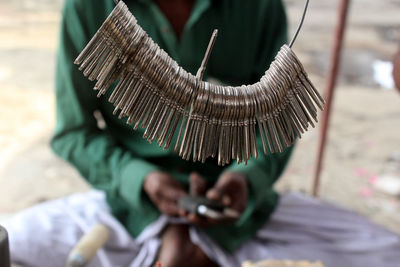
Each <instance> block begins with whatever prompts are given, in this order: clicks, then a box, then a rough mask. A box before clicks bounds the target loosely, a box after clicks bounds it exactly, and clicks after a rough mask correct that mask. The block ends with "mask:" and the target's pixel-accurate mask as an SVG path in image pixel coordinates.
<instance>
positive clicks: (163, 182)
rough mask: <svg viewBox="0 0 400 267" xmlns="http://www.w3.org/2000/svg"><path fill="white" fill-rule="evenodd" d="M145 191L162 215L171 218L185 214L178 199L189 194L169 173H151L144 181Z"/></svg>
mask: <svg viewBox="0 0 400 267" xmlns="http://www.w3.org/2000/svg"><path fill="white" fill-rule="evenodd" d="M143 189H144V191H145V192H146V193H147V195H148V196H149V198H150V199H151V201H153V203H154V204H155V205H156V206H157V208H158V209H159V210H160V211H161V212H162V213H164V214H167V215H170V216H178V215H181V214H183V213H184V212H183V211H181V209H180V208H179V206H178V199H179V198H180V197H182V196H185V195H187V194H186V192H185V191H184V190H183V188H182V187H181V186H180V185H179V183H178V182H177V181H176V180H174V178H172V176H171V175H169V174H168V173H164V172H160V171H154V172H151V173H149V174H148V175H147V176H146V178H145V180H144V183H143Z"/></svg>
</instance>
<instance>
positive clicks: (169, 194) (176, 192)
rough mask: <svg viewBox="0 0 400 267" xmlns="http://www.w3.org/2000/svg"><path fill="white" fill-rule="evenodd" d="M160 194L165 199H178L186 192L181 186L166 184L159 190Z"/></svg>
mask: <svg viewBox="0 0 400 267" xmlns="http://www.w3.org/2000/svg"><path fill="white" fill-rule="evenodd" d="M160 195H161V196H162V198H163V199H165V200H167V201H175V202H176V201H178V200H179V199H180V198H181V197H183V196H186V192H185V191H183V190H182V189H181V188H177V187H171V186H166V187H164V188H163V189H161V190H160Z"/></svg>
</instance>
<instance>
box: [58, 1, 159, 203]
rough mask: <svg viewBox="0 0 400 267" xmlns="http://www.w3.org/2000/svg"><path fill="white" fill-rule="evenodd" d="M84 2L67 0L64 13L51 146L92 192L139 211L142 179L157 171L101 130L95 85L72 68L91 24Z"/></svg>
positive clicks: (85, 40) (75, 68)
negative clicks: (98, 191) (71, 166)
mask: <svg viewBox="0 0 400 267" xmlns="http://www.w3.org/2000/svg"><path fill="white" fill-rule="evenodd" d="M83 2H84V1H66V5H65V7H64V10H63V19H62V22H61V33H60V44H59V50H58V57H57V69H56V116H57V117H56V121H57V122H56V129H55V134H54V136H53V138H52V141H51V147H52V148H53V150H54V151H55V153H57V154H58V155H59V156H60V157H62V158H64V159H65V160H67V161H68V162H70V163H71V164H72V165H73V166H74V167H75V168H76V169H77V170H78V171H79V172H80V173H81V175H82V176H83V177H84V178H85V179H86V180H87V181H88V182H89V183H90V184H91V185H92V186H93V187H95V188H98V189H101V190H104V191H105V192H106V193H107V195H108V196H113V197H117V196H118V197H121V198H122V199H123V200H124V201H125V202H126V203H127V204H128V205H130V206H132V207H140V206H141V201H142V200H143V198H144V194H142V183H143V180H144V178H145V176H146V175H147V174H148V173H149V172H151V171H153V170H156V169H157V167H156V166H155V165H153V164H150V163H149V162H146V161H145V160H142V159H139V158H137V157H135V155H134V154H132V152H130V151H127V150H126V149H124V148H123V147H121V146H119V144H118V142H117V141H116V140H114V139H113V137H112V136H111V135H110V134H109V132H108V131H107V129H100V128H99V127H98V126H97V121H96V119H95V118H94V116H93V112H94V111H96V110H98V108H99V100H98V99H97V97H96V94H95V92H94V91H93V90H91V88H93V83H92V82H89V81H88V80H87V78H85V77H84V76H83V74H82V72H80V71H79V70H78V67H77V66H75V65H74V64H73V62H74V59H75V58H76V57H77V55H78V53H79V52H80V51H81V50H82V49H83V48H84V46H85V45H86V43H87V42H88V40H89V38H90V34H89V32H90V30H88V27H89V26H90V23H92V24H93V22H90V23H89V21H90V17H89V19H88V18H87V17H86V15H85V13H84V12H86V10H84V7H82V5H83V4H80V3H83ZM110 2H112V1H110ZM89 13H90V10H89ZM85 20H87V21H85ZM92 26H94V25H92Z"/></svg>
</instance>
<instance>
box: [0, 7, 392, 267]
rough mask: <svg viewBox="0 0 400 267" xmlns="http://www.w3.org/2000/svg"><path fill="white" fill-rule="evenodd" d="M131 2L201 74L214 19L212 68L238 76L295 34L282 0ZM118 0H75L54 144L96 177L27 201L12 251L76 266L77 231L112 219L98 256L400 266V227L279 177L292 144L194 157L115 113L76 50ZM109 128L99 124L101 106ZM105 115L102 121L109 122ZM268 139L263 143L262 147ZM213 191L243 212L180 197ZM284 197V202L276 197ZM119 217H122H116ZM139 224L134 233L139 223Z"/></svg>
mask: <svg viewBox="0 0 400 267" xmlns="http://www.w3.org/2000/svg"><path fill="white" fill-rule="evenodd" d="M127 4H128V7H129V8H130V10H131V11H132V12H133V14H134V15H135V17H136V18H137V20H138V22H139V24H140V25H141V26H142V27H143V28H144V29H145V30H146V31H147V33H148V34H149V35H150V36H151V37H152V38H153V39H154V41H155V42H156V43H158V44H159V45H160V46H161V47H162V48H163V49H165V50H166V51H167V52H168V53H169V54H170V55H171V56H172V57H173V58H174V59H175V60H177V61H178V63H179V64H180V65H181V66H182V67H184V68H185V69H186V70H188V71H190V72H192V73H196V70H197V68H198V67H199V66H200V63H201V60H202V58H203V55H204V52H205V49H206V46H207V43H208V40H209V37H210V35H211V32H212V30H213V29H214V28H218V29H219V37H218V40H217V43H216V45H215V48H214V50H213V52H212V55H211V58H210V60H209V63H208V66H207V73H206V78H207V77H208V78H216V79H219V80H220V81H221V82H223V83H228V84H232V85H238V84H243V83H253V82H255V81H256V80H258V79H259V78H260V76H262V75H263V73H264V71H265V70H266V69H267V68H268V66H269V64H270V62H271V61H272V60H273V58H274V56H275V54H276V53H277V51H278V50H279V48H280V46H281V45H282V44H283V43H284V42H285V41H286V20H285V14H284V10H283V7H282V3H281V1H280V0H254V1H244V0H197V1H194V0H159V1H152V0H136V1H128V2H127ZM113 7H114V4H113V1H112V0H67V1H66V5H65V8H64V11H63V20H62V27H61V39H60V48H59V52H58V63H57V79H56V97H57V98H56V99H57V126H56V130H55V135H54V138H53V140H52V143H51V145H52V148H53V149H54V151H55V152H56V153H57V154H59V155H60V156H61V157H63V158H65V159H66V160H67V161H68V162H70V163H71V164H72V165H73V166H75V167H76V168H77V170H79V171H80V173H81V174H82V176H83V177H84V178H85V179H86V180H87V181H88V182H89V183H91V184H92V185H93V186H94V187H95V188H97V189H100V190H102V191H104V192H105V194H106V200H107V201H105V199H104V194H102V193H99V191H92V192H89V193H84V194H78V195H73V196H71V197H67V198H62V199H59V200H55V201H51V202H48V203H44V204H40V205H38V206H36V207H33V208H30V209H28V210H26V211H22V212H21V213H19V214H17V215H16V216H15V217H13V218H11V219H10V220H8V221H7V222H5V223H4V225H5V226H6V228H7V229H8V230H9V233H10V248H11V256H12V259H13V260H14V261H16V262H20V263H22V264H24V265H27V266H41V267H44V266H51V267H58V266H60V267H61V266H64V264H65V261H66V258H67V255H68V253H69V251H70V250H71V249H72V247H73V246H74V245H75V244H76V242H77V240H79V238H80V237H81V236H82V235H83V233H85V232H87V231H88V230H89V229H90V227H91V226H93V225H95V224H98V223H101V224H104V225H107V226H108V228H109V229H110V230H111V237H110V239H109V240H108V242H107V244H106V246H105V248H104V250H102V251H100V252H99V253H98V254H97V257H96V258H95V259H94V261H93V262H92V263H91V265H90V266H96V267H97V266H140V267H143V266H152V265H153V264H154V262H155V261H156V260H159V261H161V263H162V266H167V267H169V266H174V267H179V266H216V265H217V264H218V265H221V266H229V267H231V266H233V267H236V266H240V265H241V263H242V262H243V261H245V260H261V259H293V260H304V259H306V260H312V261H315V260H321V261H323V263H324V264H325V266H327V267H337V266H360V267H361V266H363V267H364V266H387V267H392V266H393V267H394V266H397V265H398V262H399V260H400V259H399V255H398V251H399V250H400V237H399V236H397V235H395V234H393V233H390V232H389V231H387V230H385V229H382V228H381V227H379V226H376V225H373V224H371V223H369V222H368V221H366V220H365V219H363V218H361V217H360V216H357V215H355V214H352V213H350V212H347V211H345V210H343V209H340V208H337V207H334V206H332V205H328V204H326V203H323V202H320V201H318V200H315V199H311V198H308V197H305V196H301V195H294V194H284V195H282V196H281V197H280V199H279V205H278V206H277V203H278V195H277V194H276V193H275V192H274V191H273V189H272V185H273V183H274V182H275V180H276V179H277V178H278V177H279V175H280V174H281V173H282V171H283V169H284V166H285V165H286V163H287V161H288V159H289V156H290V153H291V150H292V148H289V149H287V150H286V151H285V152H283V153H281V154H274V155H269V156H265V155H264V154H263V153H260V154H259V158H258V159H252V160H250V161H249V162H248V164H247V166H244V165H243V164H242V165H237V164H236V163H232V164H231V165H229V166H227V167H224V168H223V167H218V166H217V164H216V163H215V161H214V160H212V159H210V160H207V162H206V163H205V164H201V163H192V162H187V161H184V160H182V159H181V158H180V157H178V156H177V155H175V154H174V153H173V152H172V151H170V150H168V151H163V150H162V149H160V148H159V147H158V146H157V145H154V144H148V143H147V141H145V140H144V139H143V138H142V137H141V136H142V134H143V131H140V130H138V131H137V132H134V131H133V130H132V129H131V127H130V126H129V125H126V124H125V121H121V120H118V119H117V118H116V117H115V116H114V115H112V110H113V107H112V105H111V104H110V103H108V102H107V101H106V99H107V97H104V98H101V99H98V98H96V96H95V93H94V92H93V91H92V90H91V88H93V83H91V82H89V81H88V80H87V79H86V78H85V77H83V75H82V73H81V72H79V71H78V68H77V67H76V66H74V65H73V61H74V59H75V58H76V56H77V55H78V54H79V52H80V51H81V50H82V49H83V48H84V46H85V45H86V43H87V42H88V41H89V40H90V38H91V36H93V35H94V33H95V32H96V30H97V29H98V28H99V27H100V25H101V24H102V22H103V21H104V19H105V18H106V16H107V15H108V14H109V13H110V12H111V10H112V9H113ZM95 112H96V113H97V114H98V113H99V112H100V113H101V115H102V117H103V118H104V121H105V123H106V127H99V126H98V122H97V121H96V119H95V118H94V116H93V114H94V113H95ZM99 125H100V124H99ZM258 143H259V150H260V151H262V148H261V147H260V146H262V145H261V144H260V142H258ZM189 190H190V191H191V192H192V193H194V194H198V195H206V196H207V197H208V198H210V199H215V200H218V201H221V202H223V203H224V204H226V205H228V206H230V207H231V208H232V209H235V210H236V211H237V212H239V213H240V215H241V216H240V218H239V219H238V220H236V221H230V222H221V221H212V220H208V219H205V218H202V217H199V216H197V215H195V214H187V213H186V212H184V211H182V210H181V209H180V208H179V206H178V205H177V199H179V197H181V196H184V195H186V194H188V191H189ZM276 206H277V207H276ZM115 218H117V219H118V221H117V220H116V219H115ZM128 232H129V233H128Z"/></svg>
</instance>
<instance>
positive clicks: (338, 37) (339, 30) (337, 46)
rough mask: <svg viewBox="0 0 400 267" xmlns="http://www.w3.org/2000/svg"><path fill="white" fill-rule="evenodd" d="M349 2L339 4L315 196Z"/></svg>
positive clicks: (316, 172)
mask: <svg viewBox="0 0 400 267" xmlns="http://www.w3.org/2000/svg"><path fill="white" fill-rule="evenodd" d="M349 3H350V0H342V1H341V2H340V5H339V17H338V19H339V21H338V24H337V25H336V30H335V39H334V41H333V50H332V54H331V66H330V69H329V78H328V81H327V87H326V89H325V101H326V105H325V111H324V112H323V113H322V125H321V126H322V127H321V137H320V140H319V146H318V158H317V166H316V169H315V173H314V182H313V188H312V194H313V196H317V195H318V188H319V181H320V174H321V169H322V162H323V158H324V151H325V145H326V139H327V135H328V125H329V118H330V113H331V106H332V100H333V96H334V90H335V86H336V81H337V76H338V73H339V66H340V56H341V52H342V45H343V36H344V31H345V27H346V20H347V13H348V9H349Z"/></svg>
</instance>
